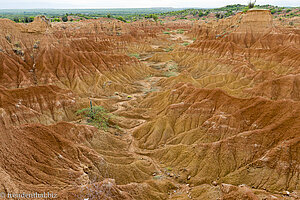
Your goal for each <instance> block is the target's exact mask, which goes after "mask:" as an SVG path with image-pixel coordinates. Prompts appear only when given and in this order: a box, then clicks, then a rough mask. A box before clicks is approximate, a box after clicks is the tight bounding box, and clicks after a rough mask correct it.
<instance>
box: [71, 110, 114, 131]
mask: <svg viewBox="0 0 300 200" xmlns="http://www.w3.org/2000/svg"><path fill="white" fill-rule="evenodd" d="M76 115H78V116H81V117H82V118H85V119H86V121H87V123H88V124H89V125H92V126H95V127H97V128H99V129H102V130H107V129H108V120H109V119H110V118H111V117H112V116H113V115H112V114H110V113H108V112H107V110H105V109H104V108H103V107H102V106H93V107H92V108H83V109H81V110H78V111H77V112H76Z"/></svg>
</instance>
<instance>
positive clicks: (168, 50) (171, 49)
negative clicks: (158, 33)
mask: <svg viewBox="0 0 300 200" xmlns="http://www.w3.org/2000/svg"><path fill="white" fill-rule="evenodd" d="M173 50H174V49H173V47H172V46H170V47H169V48H167V49H165V52H170V51H173Z"/></svg>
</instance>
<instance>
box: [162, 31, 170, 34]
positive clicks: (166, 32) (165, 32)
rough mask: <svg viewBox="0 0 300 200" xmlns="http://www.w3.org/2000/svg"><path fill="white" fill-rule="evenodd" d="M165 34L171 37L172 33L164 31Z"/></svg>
mask: <svg viewBox="0 0 300 200" xmlns="http://www.w3.org/2000/svg"><path fill="white" fill-rule="evenodd" d="M163 33H164V34H168V35H170V34H171V33H170V32H168V31H164V32H163Z"/></svg>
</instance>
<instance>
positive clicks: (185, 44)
mask: <svg viewBox="0 0 300 200" xmlns="http://www.w3.org/2000/svg"><path fill="white" fill-rule="evenodd" d="M189 44H190V43H188V42H185V43H183V44H182V45H183V46H187V45H189Z"/></svg>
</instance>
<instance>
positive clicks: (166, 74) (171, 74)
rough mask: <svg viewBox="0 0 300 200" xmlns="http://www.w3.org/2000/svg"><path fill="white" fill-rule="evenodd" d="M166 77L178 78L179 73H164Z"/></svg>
mask: <svg viewBox="0 0 300 200" xmlns="http://www.w3.org/2000/svg"><path fill="white" fill-rule="evenodd" d="M164 76H166V77H171V76H177V72H172V71H168V72H164Z"/></svg>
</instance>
